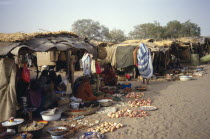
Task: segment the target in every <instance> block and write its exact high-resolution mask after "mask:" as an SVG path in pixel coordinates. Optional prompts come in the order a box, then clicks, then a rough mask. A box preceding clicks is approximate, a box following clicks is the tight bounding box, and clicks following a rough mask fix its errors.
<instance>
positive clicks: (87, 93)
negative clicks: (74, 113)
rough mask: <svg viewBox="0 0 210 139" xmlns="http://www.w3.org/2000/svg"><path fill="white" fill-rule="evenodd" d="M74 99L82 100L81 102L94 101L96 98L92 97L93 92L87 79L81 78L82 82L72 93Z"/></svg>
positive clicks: (85, 77)
mask: <svg viewBox="0 0 210 139" xmlns="http://www.w3.org/2000/svg"><path fill="white" fill-rule="evenodd" d="M74 95H75V97H78V98H80V99H82V100H83V101H95V100H97V97H96V96H94V95H93V90H92V88H91V85H90V81H89V78H88V77H87V76H84V77H83V80H82V82H81V83H80V84H79V86H78V88H77V89H76V90H75V92H74Z"/></svg>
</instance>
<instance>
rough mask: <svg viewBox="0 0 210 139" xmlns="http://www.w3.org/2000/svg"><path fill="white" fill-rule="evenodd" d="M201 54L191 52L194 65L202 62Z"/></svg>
mask: <svg viewBox="0 0 210 139" xmlns="http://www.w3.org/2000/svg"><path fill="white" fill-rule="evenodd" d="M199 59H200V58H199V54H191V64H192V65H193V66H198V65H199V64H200V60H199Z"/></svg>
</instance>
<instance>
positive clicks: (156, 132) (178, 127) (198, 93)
mask: <svg viewBox="0 0 210 139" xmlns="http://www.w3.org/2000/svg"><path fill="white" fill-rule="evenodd" d="M205 70H206V71H207V73H208V74H205V75H204V76H203V77H200V78H194V80H191V81H186V82H183V81H164V80H163V81H151V82H150V85H149V86H148V91H146V92H145V96H144V98H151V99H152V101H153V103H152V105H154V106H156V107H158V110H156V111H152V112H149V114H150V116H148V117H143V118H129V117H122V118H118V119H116V118H114V119H110V118H108V116H107V115H104V114H93V115H90V116H87V117H86V119H96V120H100V121H108V122H117V123H122V124H124V125H125V127H123V128H121V129H118V130H116V131H114V132H110V133H106V134H105V138H106V139H209V138H210V104H209V102H210V66H209V65H208V66H207V67H206V68H205ZM131 83H132V87H135V86H137V85H140V83H141V82H140V81H131ZM127 107H128V106H127ZM122 108H125V107H122ZM136 109H138V108H136ZM61 123H62V124H63V123H65V122H60V123H59V124H61ZM50 126H52V123H51V124H49V125H48V126H47V127H46V128H45V129H47V128H49V127H50ZM84 132H85V131H84ZM81 133H82V132H81ZM81 133H78V134H77V135H76V136H74V137H71V138H73V139H76V138H77V136H78V135H79V134H81ZM43 138H45V139H46V138H50V137H49V135H48V136H46V134H44V135H43Z"/></svg>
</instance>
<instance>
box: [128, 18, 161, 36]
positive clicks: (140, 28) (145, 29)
mask: <svg viewBox="0 0 210 139" xmlns="http://www.w3.org/2000/svg"><path fill="white" fill-rule="evenodd" d="M163 34H164V28H163V27H162V26H160V24H159V23H158V22H156V21H155V22H154V23H146V24H140V25H137V26H134V30H133V31H131V32H130V33H129V36H130V38H132V39H146V38H155V39H159V38H162V37H163Z"/></svg>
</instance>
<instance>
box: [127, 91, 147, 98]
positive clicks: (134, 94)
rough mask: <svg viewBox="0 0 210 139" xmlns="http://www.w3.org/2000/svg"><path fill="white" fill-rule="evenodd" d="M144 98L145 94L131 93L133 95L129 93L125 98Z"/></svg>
mask: <svg viewBox="0 0 210 139" xmlns="http://www.w3.org/2000/svg"><path fill="white" fill-rule="evenodd" d="M142 96H144V93H135V92H131V93H128V94H127V95H126V96H125V97H126V98H141V97H142Z"/></svg>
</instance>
